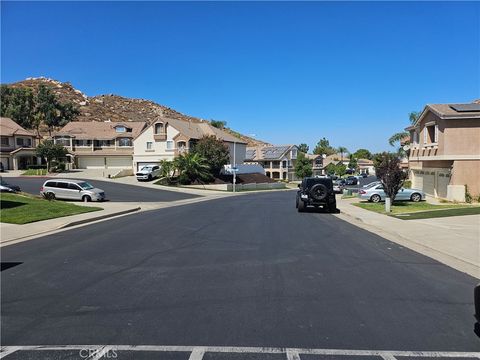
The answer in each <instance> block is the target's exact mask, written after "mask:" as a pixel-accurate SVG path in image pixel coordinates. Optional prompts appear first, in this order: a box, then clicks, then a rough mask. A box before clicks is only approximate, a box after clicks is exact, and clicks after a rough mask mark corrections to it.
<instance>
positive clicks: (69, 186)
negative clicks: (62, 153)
mask: <svg viewBox="0 0 480 360" xmlns="http://www.w3.org/2000/svg"><path fill="white" fill-rule="evenodd" d="M40 194H41V195H42V196H43V197H45V198H47V199H50V200H53V199H64V200H82V201H85V202H87V201H103V200H105V192H104V191H103V190H102V189H98V188H96V187H94V186H93V185H91V184H89V183H88V182H86V181H84V180H71V179H55V180H47V181H45V183H44V184H43V186H42V188H41V189H40Z"/></svg>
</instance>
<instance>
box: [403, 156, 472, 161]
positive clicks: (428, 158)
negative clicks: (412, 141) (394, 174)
mask: <svg viewBox="0 0 480 360" xmlns="http://www.w3.org/2000/svg"><path fill="white" fill-rule="evenodd" d="M408 160H409V161H428V160H432V161H433V160H480V155H433V156H411V157H410V158H409V159H408Z"/></svg>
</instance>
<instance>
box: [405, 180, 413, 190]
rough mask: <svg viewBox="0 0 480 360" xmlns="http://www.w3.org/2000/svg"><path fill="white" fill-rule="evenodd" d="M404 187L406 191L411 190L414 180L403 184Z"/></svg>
mask: <svg viewBox="0 0 480 360" xmlns="http://www.w3.org/2000/svg"><path fill="white" fill-rule="evenodd" d="M403 187H404V188H405V189H411V188H412V180H405V181H404V183H403Z"/></svg>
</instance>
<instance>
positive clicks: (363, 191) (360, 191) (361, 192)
mask: <svg viewBox="0 0 480 360" xmlns="http://www.w3.org/2000/svg"><path fill="white" fill-rule="evenodd" d="M358 193H359V194H362V195H363V194H366V193H367V192H366V191H365V190H359V191H358Z"/></svg>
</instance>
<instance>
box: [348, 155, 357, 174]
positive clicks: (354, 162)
mask: <svg viewBox="0 0 480 360" xmlns="http://www.w3.org/2000/svg"><path fill="white" fill-rule="evenodd" d="M348 168H349V169H353V170H357V168H358V161H357V159H356V158H355V156H354V155H353V154H350V161H349V162H348Z"/></svg>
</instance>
